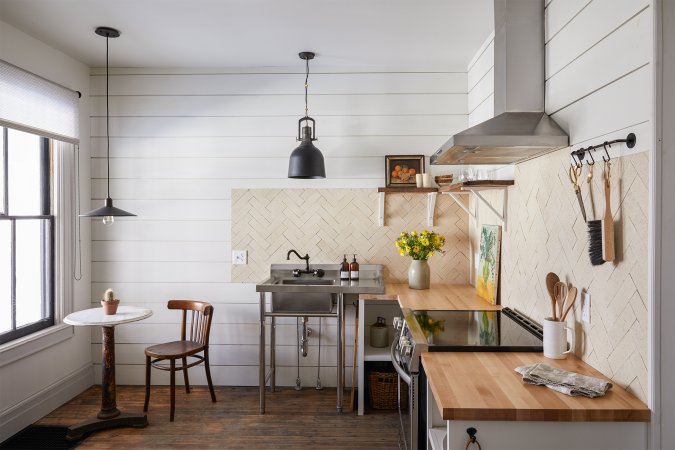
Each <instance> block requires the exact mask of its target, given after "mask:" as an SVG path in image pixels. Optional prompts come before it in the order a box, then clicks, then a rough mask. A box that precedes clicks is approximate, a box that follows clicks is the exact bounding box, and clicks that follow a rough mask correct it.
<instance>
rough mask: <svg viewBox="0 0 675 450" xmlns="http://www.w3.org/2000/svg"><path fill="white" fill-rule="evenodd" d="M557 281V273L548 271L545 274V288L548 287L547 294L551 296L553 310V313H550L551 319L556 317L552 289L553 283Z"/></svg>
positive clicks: (558, 279) (558, 278)
mask: <svg viewBox="0 0 675 450" xmlns="http://www.w3.org/2000/svg"><path fill="white" fill-rule="evenodd" d="M559 281H560V277H558V275H556V274H555V273H553V272H549V273H547V274H546V289H548V295H550V296H551V310H552V311H553V314H552V315H551V319H553V320H556V317H557V315H556V313H555V306H556V302H555V292H554V291H553V290H554V287H555V284H556V283H558V282H559Z"/></svg>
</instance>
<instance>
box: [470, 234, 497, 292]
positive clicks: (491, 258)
mask: <svg viewBox="0 0 675 450" xmlns="http://www.w3.org/2000/svg"><path fill="white" fill-rule="evenodd" d="M501 245H502V227H500V226H499V225H483V227H482V228H481V231H480V255H479V260H478V272H477V273H476V293H477V294H478V296H479V297H481V298H484V299H485V300H487V301H488V302H490V303H492V304H493V305H496V304H497V300H498V298H497V294H498V293H499V256H500V250H501Z"/></svg>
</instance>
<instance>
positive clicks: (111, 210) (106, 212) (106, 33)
mask: <svg viewBox="0 0 675 450" xmlns="http://www.w3.org/2000/svg"><path fill="white" fill-rule="evenodd" d="M95 33H96V34H98V35H99V36H103V37H104V38H105V135H106V143H107V144H106V145H107V153H106V162H107V177H106V178H107V181H108V190H107V192H108V195H107V196H106V199H105V202H104V204H103V206H102V207H101V208H98V209H95V210H93V211H89V212H88V213H86V214H80V217H103V224H104V225H112V224H113V222H114V221H115V217H120V216H135V215H136V214H132V213H130V212H127V211H124V210H122V209H119V208H115V207H114V206H113V200H112V198H111V197H110V96H109V85H110V76H109V74H108V72H109V68H108V39H109V38H116V37H119V35H120V32H119V31H117V30H116V29H114V28H109V27H98V28H96V30H95Z"/></svg>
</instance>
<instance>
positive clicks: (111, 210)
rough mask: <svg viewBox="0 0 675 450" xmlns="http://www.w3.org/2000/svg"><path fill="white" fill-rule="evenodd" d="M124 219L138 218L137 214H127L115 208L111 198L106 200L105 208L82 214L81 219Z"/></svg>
mask: <svg viewBox="0 0 675 450" xmlns="http://www.w3.org/2000/svg"><path fill="white" fill-rule="evenodd" d="M106 216H108V217H122V216H133V217H136V214H133V213H130V212H127V211H125V210H123V209H119V208H115V207H114V206H113V201H112V199H111V198H106V199H105V204H104V206H102V207H100V208H98V209H95V210H93V211H89V212H88V213H85V214H80V217H106Z"/></svg>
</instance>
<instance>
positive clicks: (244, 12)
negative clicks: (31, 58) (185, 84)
mask: <svg viewBox="0 0 675 450" xmlns="http://www.w3.org/2000/svg"><path fill="white" fill-rule="evenodd" d="M0 20H2V21H4V22H6V23H9V24H10V25H13V26H14V27H16V28H18V29H20V30H22V31H24V32H25V33H27V34H29V35H32V36H34V37H36V38H38V39H40V40H41V41H44V42H46V43H47V44H49V45H51V46H52V47H55V48H57V49H60V50H61V51H63V52H64V53H67V54H68V55H70V56H72V57H74V58H75V59H77V60H80V61H82V62H83V63H85V64H86V65H88V66H91V67H101V66H105V43H104V40H103V38H102V37H99V36H97V35H95V34H94V28H96V27H97V26H110V27H113V28H117V29H119V30H120V31H121V33H122V35H121V36H120V37H119V38H117V39H115V40H111V42H110V65H111V66H112V67H177V68H192V67H204V68H206V67H251V68H253V67H283V66H287V67H291V66H295V65H296V64H299V63H300V64H301V62H300V61H299V60H298V56H297V54H298V52H299V51H303V50H309V51H314V52H316V54H317V59H315V60H314V61H313V62H312V70H314V69H316V68H317V67H318V68H322V67H323V68H329V67H330V68H344V69H345V70H346V69H349V68H360V69H365V70H377V69H394V70H412V71H414V70H464V69H465V68H466V65H467V63H468V62H469V61H470V59H471V58H472V57H473V55H474V53H475V52H476V51H477V50H478V48H479V47H480V45H481V44H482V43H483V41H484V40H485V39H486V38H487V36H488V35H489V34H490V32H491V31H492V28H493V6H492V0H0Z"/></svg>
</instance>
